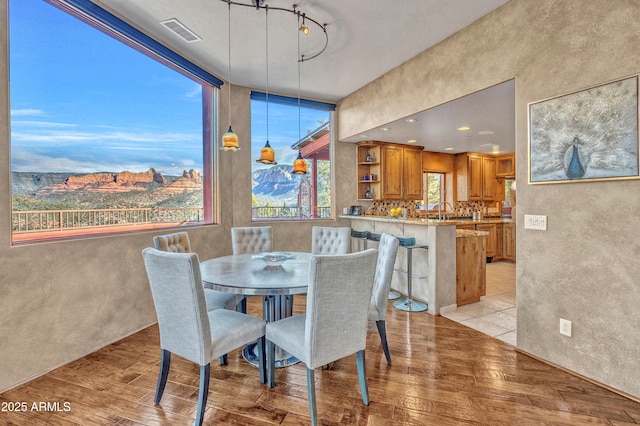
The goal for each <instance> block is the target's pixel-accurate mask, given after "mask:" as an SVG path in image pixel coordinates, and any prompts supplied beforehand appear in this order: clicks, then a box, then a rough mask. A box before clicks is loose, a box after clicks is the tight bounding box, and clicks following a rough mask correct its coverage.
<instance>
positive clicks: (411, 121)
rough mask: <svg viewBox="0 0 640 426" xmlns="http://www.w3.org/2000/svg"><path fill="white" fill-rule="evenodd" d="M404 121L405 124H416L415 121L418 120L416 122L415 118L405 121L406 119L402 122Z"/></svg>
mask: <svg viewBox="0 0 640 426" xmlns="http://www.w3.org/2000/svg"><path fill="white" fill-rule="evenodd" d="M404 121H406V122H407V123H415V122H416V121H418V120H416V119H415V118H407V119H406V120H404Z"/></svg>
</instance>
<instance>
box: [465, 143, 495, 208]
mask: <svg viewBox="0 0 640 426" xmlns="http://www.w3.org/2000/svg"><path fill="white" fill-rule="evenodd" d="M496 166H497V163H496V157H494V156H492V155H485V154H475V153H463V154H457V155H456V182H457V184H456V189H457V201H488V202H493V201H501V200H502V199H503V198H504V196H503V194H502V191H501V188H502V184H501V182H500V181H499V178H498V177H497V175H496Z"/></svg>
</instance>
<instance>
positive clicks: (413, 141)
mask: <svg viewBox="0 0 640 426" xmlns="http://www.w3.org/2000/svg"><path fill="white" fill-rule="evenodd" d="M407 142H408V143H416V142H417V141H416V140H415V139H409V140H408V141H407Z"/></svg>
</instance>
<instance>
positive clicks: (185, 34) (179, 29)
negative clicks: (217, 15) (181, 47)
mask: <svg viewBox="0 0 640 426" xmlns="http://www.w3.org/2000/svg"><path fill="white" fill-rule="evenodd" d="M160 23H161V24H162V25H164V26H165V27H167V28H168V29H170V30H171V31H173V32H174V33H175V34H177V35H178V36H180V38H182V39H183V40H184V41H186V42H187V43H193V42H194V41H200V40H202V39H201V38H200V37H198V35H197V34H196V33H194V32H193V31H191V30H190V29H189V28H187V27H186V26H184V24H182V22H180V21H178V20H177V19H175V18H172V19H167V20H166V21H162V22H160Z"/></svg>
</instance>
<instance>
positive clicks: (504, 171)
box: [496, 153, 516, 178]
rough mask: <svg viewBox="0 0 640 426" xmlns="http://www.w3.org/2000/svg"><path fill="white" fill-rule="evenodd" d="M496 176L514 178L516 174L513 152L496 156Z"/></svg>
mask: <svg viewBox="0 0 640 426" xmlns="http://www.w3.org/2000/svg"><path fill="white" fill-rule="evenodd" d="M496 176H497V177H503V178H514V177H515V176H516V158H515V154H513V153H511V154H503V155H499V156H497V157H496Z"/></svg>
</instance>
